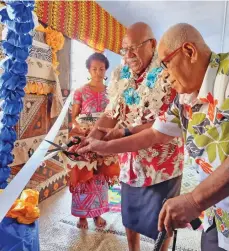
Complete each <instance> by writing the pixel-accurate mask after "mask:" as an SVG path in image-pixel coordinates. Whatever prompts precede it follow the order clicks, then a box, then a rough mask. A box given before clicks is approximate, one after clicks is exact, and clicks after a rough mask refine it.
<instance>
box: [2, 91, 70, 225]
mask: <svg viewBox="0 0 229 251" xmlns="http://www.w3.org/2000/svg"><path fill="white" fill-rule="evenodd" d="M72 94H73V92H71V93H70V95H69V96H68V98H67V100H66V102H65V104H64V106H63V109H62V111H61V113H60V115H59V117H58V118H57V120H56V122H55V124H54V125H53V126H52V128H51V129H50V131H49V132H48V134H47V136H46V137H45V139H44V140H43V141H42V142H41V144H40V145H39V147H38V148H37V150H36V151H35V152H34V154H33V155H32V157H31V158H30V159H29V160H28V161H27V163H26V164H25V165H24V166H23V168H22V169H21V170H20V171H19V172H18V174H17V175H16V176H15V177H14V179H13V180H12V181H11V182H10V183H9V185H8V186H7V187H6V188H5V189H4V190H3V192H2V193H1V194H0V222H1V221H2V220H3V218H4V217H5V215H6V214H7V212H8V211H9V210H10V208H11V206H12V205H13V203H14V202H15V200H16V199H17V198H18V197H19V195H20V193H21V192H22V190H23V189H24V187H25V186H26V185H27V183H28V182H29V180H30V179H31V177H32V176H33V174H34V173H35V171H36V170H37V168H38V167H39V166H40V164H41V163H42V162H43V161H44V157H45V155H46V153H47V151H48V149H49V147H50V144H49V143H48V142H46V141H45V140H49V141H54V139H55V137H56V135H57V133H58V131H59V130H60V127H61V125H62V123H63V121H64V118H65V116H66V114H67V112H68V108H69V106H70V103H71V98H72ZM55 154H56V153H55Z"/></svg>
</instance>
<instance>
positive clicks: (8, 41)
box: [0, 0, 34, 189]
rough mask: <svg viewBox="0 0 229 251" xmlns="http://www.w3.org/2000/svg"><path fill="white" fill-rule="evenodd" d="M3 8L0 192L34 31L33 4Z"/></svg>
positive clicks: (10, 157) (9, 160)
mask: <svg viewBox="0 0 229 251" xmlns="http://www.w3.org/2000/svg"><path fill="white" fill-rule="evenodd" d="M4 2H5V3H6V4H7V5H6V7H3V8H2V9H1V10H0V22H1V23H3V24H4V25H5V26H6V28H7V29H8V30H7V34H6V38H5V40H4V41H3V43H2V47H3V50H4V53H5V54H6V55H7V57H6V58H5V59H4V60H3V61H2V62H1V63H2V64H1V65H2V68H3V69H4V73H3V74H2V75H1V76H0V99H1V100H2V103H1V110H2V111H1V112H0V119H1V122H0V130H1V132H0V159H1V161H0V189H4V188H5V187H6V186H7V179H8V178H9V176H10V167H9V166H8V165H10V164H11V163H13V155H12V153H11V152H12V150H13V147H14V142H15V141H16V138H17V136H16V132H15V130H14V126H15V125H16V124H17V122H18V120H19V114H20V112H21V111H22V109H23V101H22V98H23V97H24V95H25V92H24V87H25V86H26V77H25V75H26V74H27V71H28V66H27V63H26V59H27V57H28V56H29V49H30V47H31V45H32V37H31V35H30V32H31V31H32V30H33V28H34V21H33V13H32V11H33V9H34V1H23V0H21V1H12V0H5V1H4Z"/></svg>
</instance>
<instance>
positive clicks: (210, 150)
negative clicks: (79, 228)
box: [81, 24, 229, 251]
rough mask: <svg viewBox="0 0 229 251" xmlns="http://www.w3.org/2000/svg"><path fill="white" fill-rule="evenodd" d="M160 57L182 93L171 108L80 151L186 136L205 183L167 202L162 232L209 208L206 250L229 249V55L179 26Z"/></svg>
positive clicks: (143, 145) (116, 150)
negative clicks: (144, 125) (148, 124)
mask: <svg viewBox="0 0 229 251" xmlns="http://www.w3.org/2000/svg"><path fill="white" fill-rule="evenodd" d="M158 56H159V59H160V62H161V66H162V67H163V68H164V69H165V70H166V71H167V72H168V73H169V75H170V77H169V80H170V83H171V85H172V87H173V88H175V89H176V90H177V92H178V93H179V94H178V95H177V97H176V98H175V99H174V101H173V103H172V104H171V106H170V108H169V109H168V111H167V112H166V113H164V115H163V116H161V117H159V118H157V119H156V121H155V122H154V124H153V126H152V128H149V129H146V130H144V131H142V132H140V133H138V134H135V135H132V136H129V137H125V138H122V139H117V140H111V141H108V142H103V141H98V140H91V139H88V143H89V144H88V145H87V146H86V147H85V148H82V149H81V152H84V151H98V152H103V153H106V154H107V153H120V152H126V151H129V152H132V151H137V150H139V149H144V148H147V147H149V146H153V145H155V144H158V143H163V144H165V143H167V142H169V141H170V140H171V139H173V138H174V137H177V136H182V137H183V138H184V140H185V143H186V147H187V150H188V153H189V155H190V156H191V157H192V158H193V159H194V162H195V163H196V169H197V172H198V174H199V177H200V181H201V183H200V184H199V185H198V186H197V187H196V188H195V189H194V191H192V192H191V193H188V194H184V195H181V196H178V197H176V198H172V199H169V200H168V201H167V202H166V203H165V204H164V206H163V209H162V211H161V213H160V217H159V224H158V227H159V230H162V229H164V228H165V229H166V230H167V232H168V233H169V234H170V235H171V233H172V229H175V228H183V227H185V226H186V225H187V223H189V222H190V221H192V220H193V219H194V218H196V217H198V216H199V215H200V214H201V212H202V211H204V210H206V211H205V218H204V230H205V231H204V232H203V234H202V240H201V250H202V251H220V250H229V197H228V196H229V158H228V155H229V96H228V95H229V53H225V54H215V53H214V52H212V51H211V50H210V48H209V47H208V46H207V44H206V43H205V41H204V39H203V38H202V36H201V34H200V33H199V32H198V31H197V30H196V29H195V28H194V27H193V26H191V25H189V24H177V25H175V26H172V27H171V28H170V29H169V30H168V31H167V32H165V34H164V35H163V37H162V38H161V40H160V43H159V46H158Z"/></svg>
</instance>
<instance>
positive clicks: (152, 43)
mask: <svg viewBox="0 0 229 251" xmlns="http://www.w3.org/2000/svg"><path fill="white" fill-rule="evenodd" d="M150 42H151V45H152V48H153V49H154V50H156V46H157V41H156V39H155V38H153V39H151V41H150Z"/></svg>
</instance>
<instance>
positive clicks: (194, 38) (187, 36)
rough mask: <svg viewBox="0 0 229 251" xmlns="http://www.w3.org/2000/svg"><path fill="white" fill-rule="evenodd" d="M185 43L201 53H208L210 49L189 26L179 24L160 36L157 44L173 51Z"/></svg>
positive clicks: (196, 31)
mask: <svg viewBox="0 0 229 251" xmlns="http://www.w3.org/2000/svg"><path fill="white" fill-rule="evenodd" d="M185 42H191V43H194V44H195V45H197V46H198V48H199V49H201V50H202V51H203V52H204V51H206V52H209V51H210V48H209V47H208V45H207V44H206V43H205V41H204V39H203V37H202V35H201V34H200V32H199V31H198V30H197V29H196V28H194V27H193V26H192V25H190V24H186V23H179V24H176V25H173V26H171V27H170V28H169V29H168V30H167V31H166V32H165V33H164V34H163V36H162V38H161V39H160V41H159V44H161V43H163V44H164V45H165V46H166V48H167V49H169V50H171V51H173V50H176V49H177V48H179V47H180V46H182V45H183V44H184V43H185Z"/></svg>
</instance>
